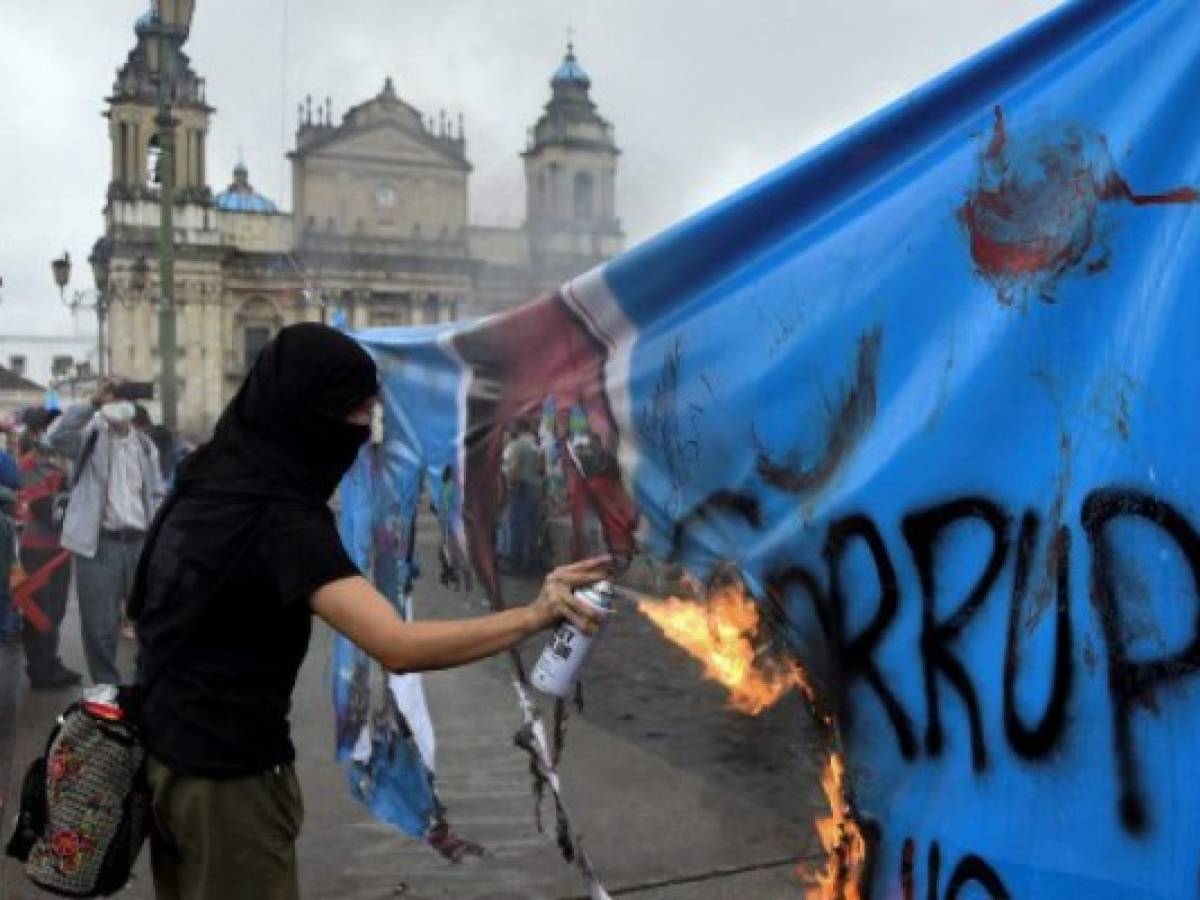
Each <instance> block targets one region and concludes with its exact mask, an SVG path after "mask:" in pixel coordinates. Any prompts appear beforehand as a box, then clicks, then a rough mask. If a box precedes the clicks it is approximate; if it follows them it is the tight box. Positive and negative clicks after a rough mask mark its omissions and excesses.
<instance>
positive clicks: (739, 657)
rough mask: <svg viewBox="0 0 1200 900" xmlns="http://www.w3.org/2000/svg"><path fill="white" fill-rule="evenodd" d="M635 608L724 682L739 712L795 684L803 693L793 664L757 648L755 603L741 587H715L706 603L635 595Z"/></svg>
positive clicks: (753, 709)
mask: <svg viewBox="0 0 1200 900" xmlns="http://www.w3.org/2000/svg"><path fill="white" fill-rule="evenodd" d="M638 610H639V611H640V612H641V613H643V614H644V615H645V616H646V617H647V618H648V619H650V621H651V622H653V623H654V624H655V625H657V626H658V628H659V629H660V630H661V631H662V633H663V634H664V635H665V636H666V637H667V638H668V639H669V640H670V641H672V642H673V643H676V644H678V645H679V646H680V647H682V648H683V649H684V650H686V651H687V652H688V653H690V654H691V655H692V656H694V657H696V659H698V660H700V662H701V663H703V665H704V677H705V678H708V679H711V680H712V681H716V682H717V683H718V684H721V685H722V686H724V687H725V688H726V690H728V691H729V702H730V705H731V706H732V707H733V708H734V709H736V710H738V711H739V712H743V713H746V714H748V715H752V716H756V715H758V714H759V713H761V712H762V711H763V710H764V709H767V708H768V707H770V706H772V705H773V704H774V703H775V702H776V701H777V700H779V698H780V697H782V696H783V695H784V694H785V693H787V691H788V689H789V688H791V687H793V686H796V687H799V688H801V689H802V690H805V691H807V687H806V685H805V683H804V680H803V678H802V677H801V675H800V672H799V671H798V670H797V669H796V668H795V667H794V666H791V665H789V664H787V663H784V662H781V661H780V660H778V659H776V658H774V657H770V656H765V655H763V654H761V653H760V652H759V650H757V649H756V646H757V645H760V644H761V640H760V627H759V617H758V607H757V606H756V605H755V603H754V600H753V599H751V598H749V597H747V596H746V594H745V592H744V591H743V590H742V588H741V586H740V585H737V584H731V585H727V586H724V587H722V588H720V589H719V590H716V591H714V592H713V593H712V594H710V595H709V598H708V602H707V603H694V602H691V601H688V600H680V599H678V598H676V597H669V598H667V599H665V600H654V601H647V600H644V599H639V600H638Z"/></svg>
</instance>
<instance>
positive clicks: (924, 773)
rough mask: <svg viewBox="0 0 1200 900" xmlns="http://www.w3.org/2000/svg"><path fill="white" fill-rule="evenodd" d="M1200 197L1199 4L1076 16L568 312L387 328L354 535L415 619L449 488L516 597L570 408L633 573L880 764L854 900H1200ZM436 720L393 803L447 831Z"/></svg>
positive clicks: (348, 718) (922, 93) (916, 102)
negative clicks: (379, 430)
mask: <svg viewBox="0 0 1200 900" xmlns="http://www.w3.org/2000/svg"><path fill="white" fill-rule="evenodd" d="M1197 186H1200V3H1198V2H1196V0H1085V2H1076V3H1071V4H1068V5H1065V6H1063V7H1062V8H1061V9H1059V10H1058V11H1056V12H1054V13H1053V14H1051V15H1049V16H1047V17H1046V18H1044V19H1042V20H1040V21H1039V22H1037V23H1035V24H1033V25H1032V26H1030V27H1028V28H1026V29H1024V30H1023V31H1021V32H1020V33H1018V34H1016V35H1014V36H1013V37H1011V38H1010V39H1008V40H1006V41H1004V42H1002V43H1001V44H999V45H998V46H996V47H994V48H992V49H990V50H988V51H986V52H985V53H983V54H981V55H979V56H978V57H976V58H974V59H973V60H971V61H969V62H968V63H966V64H964V65H962V66H960V67H958V68H957V69H955V70H953V71H951V72H949V73H947V74H946V75H945V76H943V77H941V78H939V79H938V80H936V81H935V82H934V83H932V84H930V85H927V86H926V87H924V88H922V89H921V90H919V91H916V92H915V93H913V94H911V95H910V96H907V97H905V98H903V99H902V100H900V101H898V102H897V103H895V104H893V105H892V106H890V107H888V108H887V109H885V110H883V111H882V112H880V113H878V114H877V115H875V116H873V117H871V118H870V119H868V120H867V121H865V122H863V123H861V124H860V125H858V126H856V127H854V128H853V129H851V130H849V131H848V132H846V133H845V134H843V135H841V136H839V137H837V138H835V139H834V140H832V141H830V142H829V143H827V144H826V145H824V146H822V147H819V148H817V149H816V150H814V151H812V152H810V153H808V154H806V155H804V156H803V157H801V158H799V159H797V160H795V161H794V162H792V163H790V164H788V165H786V166H784V167H783V168H781V169H779V170H778V171H776V172H774V173H772V174H770V175H768V176H766V177H765V178H763V179H761V180H760V181H758V182H756V183H754V184H752V185H750V186H748V187H747V188H745V189H744V190H742V191H740V192H738V193H737V194H735V195H733V196H732V197H729V198H728V199H726V200H725V201H723V202H721V203H719V204H717V205H716V206H714V207H712V208H711V209H708V210H706V211H704V212H702V213H700V214H699V215H697V216H695V217H693V218H691V219H689V220H687V221H684V222H682V223H680V224H679V225H677V226H675V227H673V228H671V229H670V230H668V231H667V232H665V233H664V234H662V235H660V236H658V237H657V238H655V239H653V240H651V241H649V242H647V243H645V244H643V245H641V246H639V247H636V248H635V249H633V250H630V251H629V252H627V253H625V254H624V255H622V256H621V257H619V258H617V259H615V260H613V261H612V262H610V263H608V264H606V265H604V266H602V267H601V268H599V269H597V270H595V271H592V272H590V273H587V274H585V275H582V276H581V277H579V278H578V279H576V280H573V281H571V282H570V283H568V284H566V285H565V286H563V288H562V289H561V290H560V291H558V292H557V293H555V294H552V295H549V296H544V297H541V298H539V299H536V300H534V301H532V302H531V303H528V304H527V305H525V306H522V307H520V308H518V309H515V310H513V311H511V312H507V313H504V314H502V315H497V316H493V317H489V318H485V319H482V320H479V321H473V322H465V323H455V324H452V325H445V326H437V327H427V328H418V329H383V330H374V331H368V332H363V333H361V334H359V335H358V337H359V338H360V340H361V341H362V342H363V344H364V345H365V346H366V347H367V348H368V349H369V350H370V352H371V353H372V354H373V355H374V356H375V358H376V359H377V360H378V362H379V364H380V366H381V369H382V372H383V385H384V388H383V390H384V401H385V409H386V414H385V441H384V444H383V449H382V451H381V455H380V456H379V457H378V458H376V459H375V460H374V461H373V462H371V463H370V464H369V465H370V466H373V467H374V470H373V471H374V474H373V475H370V474H369V475H364V474H363V472H361V471H360V472H359V473H358V475H356V476H355V477H371V478H374V479H376V481H375V482H373V483H374V484H375V485H377V486H382V489H380V490H375V491H374V492H373V493H372V492H371V491H368V492H367V493H368V494H369V495H370V496H363V495H362V494H361V493H360V494H357V495H356V494H354V493H353V489H352V487H351V488H350V489H348V495H349V497H350V502H348V503H347V516H348V519H347V521H348V522H350V523H351V525H352V526H354V527H357V528H358V531H357V532H355V533H357V534H358V535H359V542H360V545H361V546H367V545H369V544H371V541H372V540H376V541H377V544H376V546H377V547H378V546H379V544H380V543H381V544H383V545H386V546H387V547H389V548H391V550H390V551H389V552H391V553H392V555H393V556H394V557H395V558H394V559H392V558H389V557H387V554H384V555H383V556H382V557H378V555H377V558H376V560H375V564H376V565H375V573H376V577H377V578H379V579H381V581H382V583H383V584H384V585H385V586H386V585H390V586H391V587H390V590H391V595H392V596H394V597H397V598H403V596H404V589H403V588H402V584H403V583H404V580H405V577H406V576H405V571H406V570H405V553H404V548H405V546H406V542H408V541H409V540H410V539H411V532H410V531H408V530H407V529H409V528H410V525H411V522H412V517H413V513H414V510H415V504H416V502H417V498H418V496H419V494H420V486H421V485H422V484H424V485H425V490H426V496H430V497H432V498H433V499H434V502H435V505H436V506H437V508H438V511H439V515H440V517H441V521H442V523H443V528H444V529H445V533H446V538H447V546H448V547H449V548H450V549H449V550H448V551H447V552H448V554H449V555H450V557H452V560H451V561H452V562H455V561H456V562H457V563H458V564H459V565H460V566H461V567H462V568H463V569H464V570H470V571H471V572H473V573H474V575H475V576H476V578H477V579H478V580H479V582H480V584H482V586H483V587H484V588H485V589H487V590H488V592H489V594H490V595H491V596H492V597H493V598H494V599H497V600H499V599H500V597H499V592H498V584H497V579H496V564H495V558H494V550H493V546H494V541H493V538H494V533H495V527H496V523H497V518H498V515H499V502H500V501H499V491H498V487H497V483H498V477H497V476H498V469H499V465H500V455H501V449H502V444H503V435H504V429H505V427H506V426H507V425H508V424H509V423H510V422H512V421H513V420H514V419H517V418H520V417H534V418H542V417H543V416H545V417H546V418H547V419H548V420H549V421H550V422H552V427H551V428H550V429H549V431H550V433H552V434H553V435H554V437H553V440H554V441H555V442H556V444H557V445H558V447H559V449H560V450H562V451H563V458H564V470H565V472H566V477H567V479H568V482H569V483H568V493H569V494H570V496H571V497H572V500H573V501H574V502H575V503H577V504H578V505H579V506H580V508H582V509H584V510H585V511H587V512H589V513H590V514H594V516H595V519H596V520H597V521H598V522H599V523H600V527H601V528H602V530H603V534H604V539H605V541H606V543H607V545H608V547H609V548H610V549H611V550H612V552H613V553H614V554H615V555H616V556H618V557H620V558H625V557H628V556H629V555H631V554H632V553H634V552H644V553H648V554H650V555H652V556H653V557H655V558H657V559H659V560H675V561H677V562H679V563H680V564H681V565H682V566H683V567H684V568H686V569H687V570H688V571H690V572H692V573H693V574H695V575H696V576H697V577H698V578H701V579H703V578H704V577H706V576H707V575H708V574H709V573H711V572H712V571H714V569H716V568H718V567H726V568H727V567H730V566H732V567H735V568H736V570H737V571H738V572H739V573H740V576H741V578H742V579H743V581H744V583H745V584H746V586H747V589H748V590H749V592H750V593H752V594H753V596H754V598H755V599H756V601H758V602H759V603H761V604H762V605H763V606H764V607H769V608H770V609H772V610H773V611H774V612H775V613H776V615H775V619H776V620H777V621H779V622H781V623H782V626H781V627H782V630H783V633H784V637H785V639H786V643H787V645H788V647H789V649H790V652H791V653H792V654H793V655H794V657H795V659H796V662H797V664H798V665H799V666H800V667H801V668H802V669H803V670H804V671H805V672H806V673H807V676H808V677H809V679H810V681H811V683H812V684H813V685H814V690H815V691H816V697H815V704H816V705H817V706H818V707H819V708H822V709H825V710H828V711H831V712H832V722H833V724H832V726H831V732H832V734H833V735H834V738H835V740H834V746H836V747H840V748H841V749H843V750H844V753H845V760H846V776H845V782H844V785H843V786H841V787H840V788H839V790H840V792H841V796H840V798H839V800H840V802H839V804H838V805H840V806H842V807H843V809H842V810H840V811H839V812H838V815H839V816H844V818H845V822H844V827H843V829H842V831H843V833H844V834H845V835H848V837H846V838H845V839H844V840H842V841H841V842H835V844H834V845H833V846H832V847H831V852H832V854H833V857H834V859H833V860H832V862H833V863H834V865H833V867H832V869H831V871H833V876H832V877H833V881H834V882H835V884H834V885H833V886H832V887H831V888H829V893H830V894H831V895H834V896H836V895H837V894H838V892H839V891H841V890H845V891H847V892H849V890H850V889H851V888H852V887H853V888H857V889H859V890H860V891H861V893H862V894H863V895H865V896H870V897H903V898H917V897H920V898H924V897H937V898H941V897H947V898H953V897H967V896H971V897H993V898H999V897H1053V898H1061V897H1088V898H1138V897H1172V898H1175V897H1193V896H1196V892H1197V890H1198V888H1197V885H1198V884H1200V777H1198V776H1197V762H1196V760H1197V754H1198V752H1200V751H1198V748H1200V673H1198V672H1197V671H1196V670H1197V667H1198V666H1200V474H1198V468H1197V458H1198V451H1200V204H1198V203H1197V199H1198V195H1197V192H1196V187H1197ZM580 436H583V437H584V438H585V440H577V438H580ZM580 447H582V448H583V450H584V451H586V452H584V453H582V454H581V453H579V452H574V453H572V450H575V451H578V449H579V448H580ZM364 465H368V464H367V463H364ZM351 483H353V478H352V479H351ZM356 497H357V499H355V498H356ZM372 504H374V507H375V508H374V511H373V512H372V511H371V507H372ZM356 516H357V519H356ZM355 522H358V523H359V524H358V525H356V526H355V525H354V523H355ZM354 527H352V528H351V531H353V530H354ZM389 529H390V530H389ZM406 535H407V537H406ZM348 672H349V673H351V674H352V673H353V666H350V667H348V668H346V667H337V668H336V680H337V683H336V684H335V697H336V698H337V700H338V710H339V722H340V723H341V724H342V725H344V726H345V727H343V728H342V729H341V730H340V732H339V733H340V735H341V739H342V748H343V751H344V756H345V758H347V759H354V758H357V759H358V760H359V762H358V763H356V765H358V766H360V770H361V767H363V766H366V767H367V769H369V768H370V765H371V760H372V758H373V756H372V739H373V738H372V736H371V734H370V733H369V729H368V730H367V731H364V730H363V729H362V727H361V726H362V721H361V716H360V717H359V718H358V719H355V718H354V716H353V715H351V711H350V706H349V704H348V700H349V698H350V695H351V694H352V693H353V692H352V691H350V690H349V683H348V682H347V680H346V673H348ZM360 705H361V704H360ZM407 708H408V709H409V710H411V709H413V708H414V707H412V706H409V707H407ZM398 709H400V714H401V718H402V719H403V718H404V716H403V713H404V709H403V708H400V707H398ZM414 718H415V719H419V718H420V713H416V714H414ZM422 730H423V729H422V728H413V727H412V723H409V725H408V726H407V728H406V729H403V730H402V732H401V733H402V735H403V736H404V738H405V740H407V741H408V743H407V744H404V746H405V747H408V748H409V749H410V750H412V748H414V747H416V748H417V749H416V750H412V752H410V753H409V754H408V755H407V756H406V755H405V752H398V753H393V754H392V756H391V757H389V759H390V760H391V762H390V763H389V764H388V765H383V766H380V767H377V772H376V775H377V777H376V779H375V780H374V781H372V782H370V786H372V787H374V788H378V786H379V784H380V783H381V780H386V779H388V778H391V779H392V780H393V781H394V783H395V786H396V790H395V792H394V793H393V794H392V798H393V800H394V801H396V802H400V801H398V800H396V798H399V797H403V798H406V799H405V800H404V801H403V803H402V804H401V805H404V804H407V809H408V811H409V812H410V813H411V816H410V817H409V819H404V818H403V817H396V816H393V817H392V818H391V820H392V821H396V822H398V823H399V824H402V825H404V826H405V827H409V826H408V825H405V823H406V822H408V823H409V824H411V828H410V830H415V831H417V832H419V831H420V829H421V828H424V827H427V825H428V823H429V822H430V821H432V819H433V816H434V813H433V812H432V811H433V810H434V809H435V807H436V804H435V803H434V802H433V800H432V799H431V798H432V791H433V788H432V780H431V777H429V773H431V772H432V770H433V761H432V748H431V746H430V749H429V751H428V755H425V753H424V751H422V750H421V749H420V747H419V746H418V744H419V743H420V742H419V741H418V737H419V735H420V733H421V732H422ZM375 738H376V743H378V740H377V738H378V735H376V736H375ZM364 742H365V743H364ZM426 743H428V744H430V745H432V735H431V734H430V735H429V737H428V739H427V740H426ZM355 753H357V754H358V756H357V757H355ZM409 763H411V764H412V766H413V767H415V768H408V769H406V768H405V766H406V765H408V764H409ZM389 766H390V768H389ZM421 766H425V767H426V768H420V767H421ZM414 773H417V774H419V775H420V777H415V775H414ZM364 796H365V797H368V798H369V796H370V794H369V792H368V793H366V794H364ZM837 882H840V886H839V885H838V884H837Z"/></svg>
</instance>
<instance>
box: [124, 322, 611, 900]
mask: <svg viewBox="0 0 1200 900" xmlns="http://www.w3.org/2000/svg"><path fill="white" fill-rule="evenodd" d="M377 391H378V384H377V374H376V368H375V363H374V361H373V360H372V359H371V357H370V355H368V354H367V353H366V351H364V350H363V349H362V348H361V347H360V346H359V345H358V344H357V343H355V342H354V341H353V340H352V339H351V338H350V337H348V336H346V335H344V334H342V333H341V332H339V331H337V330H335V329H333V328H329V327H327V326H324V325H316V324H305V325H292V326H289V327H287V328H284V329H282V330H281V331H280V333H279V334H278V335H277V336H276V337H275V338H274V339H273V340H272V341H271V342H270V343H269V344H267V346H266V347H265V348H264V349H263V350H262V351H261V353H260V354H259V356H258V358H257V360H256V361H255V364H254V366H253V368H252V369H251V370H250V373H249V374H248V375H247V376H246V379H245V381H243V383H242V385H241V387H240V388H239V390H238V392H237V394H236V395H235V396H234V398H233V399H232V400H231V401H230V403H229V405H228V406H227V407H226V408H225V411H224V412H223V413H222V414H221V417H220V419H219V420H218V422H217V426H216V429H215V431H214V433H213V437H212V440H211V441H210V442H209V443H208V444H206V445H204V446H202V447H200V448H199V449H197V450H196V451H194V452H193V453H192V454H191V455H190V456H189V457H188V459H187V460H186V461H185V462H184V463H182V464H181V465H180V467H179V471H178V473H177V476H176V481H175V487H174V489H173V490H172V492H171V496H170V497H169V498H168V500H167V502H166V503H165V504H164V506H163V508H162V510H161V511H160V513H159V515H158V516H157V517H156V519H155V521H154V524H153V525H152V527H151V530H150V534H149V537H148V538H147V541H146V548H145V551H144V552H143V554H142V558H141V562H140V564H139V569H138V573H137V579H136V582H135V586H134V591H133V595H132V597H131V598H130V602H129V613H130V616H131V618H133V620H134V622H135V624H136V626H137V636H138V645H139V653H138V677H137V684H138V686H139V689H140V723H141V733H142V738H143V742H144V744H145V746H146V750H147V764H146V773H147V780H148V784H149V787H150V791H151V823H150V825H151V828H150V835H151V838H150V854H151V869H152V871H153V875H154V885H155V894H156V896H157V897H158V898H159V900H292V898H296V897H298V896H299V883H298V878H297V867H296V851H295V842H296V838H297V835H298V834H299V831H300V826H301V821H302V819H303V803H302V800H301V795H300V786H299V784H298V782H297V780H296V774H295V771H294V768H293V761H294V760H295V756H296V751H295V747H294V746H293V744H292V740H291V734H290V726H289V722H288V715H289V711H290V708H291V697H292V691H293V690H294V688H295V685H296V678H297V675H298V674H299V670H300V666H301V663H302V662H303V660H304V657H305V655H306V654H307V652H308V645H309V640H310V637H311V634H312V628H313V625H312V619H313V616H314V614H315V615H316V616H318V617H320V618H321V619H322V620H324V622H325V623H326V624H327V625H329V626H330V627H332V628H333V629H335V630H337V631H339V632H341V633H342V634H344V635H345V636H346V637H348V638H349V639H350V640H352V641H354V642H355V643H356V644H358V645H359V646H360V647H361V648H362V649H363V650H364V651H365V652H366V653H367V654H369V655H370V656H372V657H373V658H374V659H376V660H377V661H378V662H379V663H380V664H381V665H383V666H384V667H385V668H387V669H389V670H391V671H395V672H415V671H424V670H429V669H443V668H449V667H452V666H458V665H463V664H466V663H469V662H473V661H475V660H477V659H481V658H483V657H485V656H491V655H493V654H496V653H500V652H502V651H504V650H507V649H508V648H510V647H512V646H514V645H515V644H517V643H518V642H520V641H522V640H523V639H525V638H526V637H529V636H531V635H532V634H534V633H535V632H538V631H542V630H545V629H548V628H551V627H554V626H556V625H557V624H558V622H559V621H561V620H562V619H564V618H565V619H569V620H570V621H572V622H573V623H574V624H575V625H576V626H578V627H580V628H582V629H586V630H591V629H593V628H594V627H595V625H596V622H595V614H594V613H593V612H592V611H591V610H590V609H589V608H588V607H586V606H584V605H582V604H580V603H579V602H578V601H576V600H575V599H574V598H573V597H572V596H571V590H572V588H574V587H578V586H581V585H584V584H588V583H591V582H593V581H596V580H598V579H600V578H602V577H604V576H605V574H606V573H607V563H606V562H605V561H604V560H599V559H597V560H587V561H584V562H582V563H577V564H575V565H573V566H569V567H563V568H561V569H556V570H555V571H554V572H552V573H551V574H550V575H549V576H548V577H547V578H546V580H545V582H544V584H543V585H542V588H541V591H540V592H539V594H538V596H537V598H536V599H535V600H534V601H533V602H532V603H530V604H529V605H528V606H523V607H513V608H510V609H507V610H504V611H502V612H497V613H492V614H490V615H486V616H480V617H478V618H475V619H469V620H460V621H419V622H407V621H405V620H404V619H402V618H401V617H400V615H399V614H398V612H397V611H396V609H395V607H394V606H393V605H392V603H391V602H390V601H389V600H387V599H386V598H385V597H383V596H382V595H381V594H380V593H378V592H377V591H376V590H375V588H374V587H373V586H372V585H371V583H370V582H369V581H367V580H366V579H365V578H364V577H363V576H362V574H361V573H360V572H359V570H358V568H357V567H356V566H355V565H354V563H353V562H351V560H350V558H349V557H348V556H347V554H346V551H345V549H344V548H343V546H342V543H341V540H340V538H339V536H338V532H337V527H336V524H335V522H334V518H333V513H332V512H331V510H330V507H329V505H328V504H329V500H330V497H331V496H332V495H333V493H334V491H335V490H336V488H337V486H338V484H339V482H340V481H341V479H342V477H343V476H344V475H345V473H346V471H347V470H348V469H349V468H350V466H351V464H352V463H353V462H354V460H355V458H356V457H357V455H358V452H359V450H360V448H361V447H362V445H363V444H364V443H365V442H366V441H367V440H368V439H369V437H370V434H371V428H370V423H371V414H372V410H373V406H374V403H375V397H376V394H377Z"/></svg>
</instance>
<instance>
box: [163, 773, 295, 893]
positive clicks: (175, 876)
mask: <svg viewBox="0 0 1200 900" xmlns="http://www.w3.org/2000/svg"><path fill="white" fill-rule="evenodd" d="M146 776H147V779H148V780H149V782H150V792H151V828H150V867H151V869H152V870H153V872H154V894H155V896H156V897H157V898H158V900H297V898H299V896H300V886H299V879H298V877H297V872H296V837H297V835H299V833H300V823H301V822H302V821H303V819H304V802H303V800H302V799H301V796H300V783H299V782H298V781H297V780H296V772H295V769H293V768H292V767H291V766H280V767H279V768H278V769H271V770H269V771H267V772H263V773H261V774H257V775H249V776H246V777H244V778H229V779H216V778H200V777H197V776H194V775H185V774H183V773H181V772H176V771H174V770H173V769H170V768H168V767H167V766H166V765H164V764H163V763H161V762H159V761H158V760H156V759H155V758H154V757H148V758H147V762H146Z"/></svg>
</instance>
